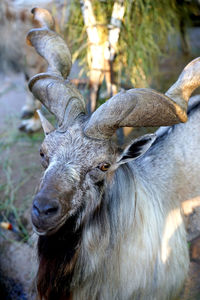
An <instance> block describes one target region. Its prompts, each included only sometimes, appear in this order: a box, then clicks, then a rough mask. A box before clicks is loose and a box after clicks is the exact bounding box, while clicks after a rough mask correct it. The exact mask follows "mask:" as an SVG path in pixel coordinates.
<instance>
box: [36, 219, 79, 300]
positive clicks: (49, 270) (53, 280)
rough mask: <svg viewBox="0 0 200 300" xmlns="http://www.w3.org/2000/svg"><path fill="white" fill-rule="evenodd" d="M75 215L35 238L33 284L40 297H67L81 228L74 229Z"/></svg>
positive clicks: (64, 298)
mask: <svg viewBox="0 0 200 300" xmlns="http://www.w3.org/2000/svg"><path fill="white" fill-rule="evenodd" d="M75 220H76V218H75V217H72V218H70V219H69V220H68V221H67V222H66V224H65V225H64V226H63V227H62V228H61V229H59V231H58V232H56V233H55V234H53V235H50V236H41V237H39V241H38V255H39V270H38V276H37V287H38V293H39V296H40V299H45V300H55V299H57V300H68V299H69V300H70V299H72V298H71V294H70V283H71V279H72V276H73V271H74V266H75V263H76V261H77V257H78V253H79V241H80V235H81V231H80V230H79V231H77V232H74V227H75Z"/></svg>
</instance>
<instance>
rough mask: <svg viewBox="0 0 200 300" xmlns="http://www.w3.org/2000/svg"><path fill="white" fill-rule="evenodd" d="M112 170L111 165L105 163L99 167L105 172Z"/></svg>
mask: <svg viewBox="0 0 200 300" xmlns="http://www.w3.org/2000/svg"><path fill="white" fill-rule="evenodd" d="M109 168H110V164H109V163H103V164H101V165H100V166H99V169H100V170H101V171H103V172H106V171H107V170H108V169H109Z"/></svg>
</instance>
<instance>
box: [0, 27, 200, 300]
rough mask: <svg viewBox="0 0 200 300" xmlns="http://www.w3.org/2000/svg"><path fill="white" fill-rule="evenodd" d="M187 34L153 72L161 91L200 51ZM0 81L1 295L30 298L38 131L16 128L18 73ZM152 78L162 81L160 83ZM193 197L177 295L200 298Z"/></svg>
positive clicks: (198, 33)
mask: <svg viewBox="0 0 200 300" xmlns="http://www.w3.org/2000/svg"><path fill="white" fill-rule="evenodd" d="M190 40H191V41H192V47H193V48H192V51H191V55H190V56H187V57H183V56H180V55H179V54H176V55H175V56H174V57H173V59H172V58H170V59H168V60H164V61H162V62H161V68H160V72H159V74H158V75H157V77H156V78H155V85H156V86H157V88H158V90H160V91H165V90H166V89H167V88H168V87H169V85H170V84H171V83H173V81H174V80H175V78H177V75H178V74H179V72H180V70H181V69H182V68H183V66H184V65H185V64H186V63H187V62H189V61H190V60H191V58H193V57H196V56H198V55H200V29H196V28H195V29H193V30H192V31H191V33H190ZM75 73H76V72H75ZM161 78H162V80H161ZM0 82H1V85H0V222H1V221H8V222H10V223H12V226H13V230H12V231H9V230H6V229H2V228H0V299H1V300H22V299H28V300H33V299H34V288H35V285H34V276H35V273H36V266H37V260H36V256H35V254H36V249H35V240H36V237H35V236H34V235H33V232H32V227H31V221H30V209H31V203H32V199H33V195H34V192H35V189H36V187H37V184H38V183H39V178H40V176H41V173H42V168H41V166H40V162H39V160H40V158H39V151H38V150H39V147H40V144H41V142H42V140H43V133H42V132H39V133H36V134H34V135H27V134H24V133H21V132H19V131H18V126H19V124H20V110H21V107H22V105H23V104H24V101H25V88H24V84H25V82H24V78H23V75H22V74H10V75H9V76H8V75H5V74H0ZM157 82H161V83H160V85H159V86H158V84H157ZM142 133H143V131H142V132H140V133H139V134H142ZM133 135H134V134H133ZM196 203H197V204H196V205H195V206H193V207H191V204H185V206H184V211H185V215H186V224H187V229H188V241H189V243H188V247H189V249H190V255H191V264H190V272H189V277H188V281H187V283H186V285H185V288H184V291H183V293H182V296H181V298H180V300H190V299H191V300H197V299H198V300H199V299H200V238H199V236H200V208H199V207H200V201H199V200H198V199H197V202H196ZM55 300H56V299H55ZM157 300H159V299H157Z"/></svg>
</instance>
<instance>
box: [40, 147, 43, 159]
mask: <svg viewBox="0 0 200 300" xmlns="http://www.w3.org/2000/svg"><path fill="white" fill-rule="evenodd" d="M40 156H41V157H42V158H44V153H43V152H42V150H41V149H40Z"/></svg>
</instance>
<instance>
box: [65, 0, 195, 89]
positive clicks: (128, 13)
mask: <svg viewBox="0 0 200 300" xmlns="http://www.w3.org/2000/svg"><path fill="white" fill-rule="evenodd" d="M124 1H125V16H124V19H123V24H122V27H121V32H120V39H119V46H118V53H117V57H116V60H115V64H114V69H115V71H116V72H118V74H119V76H121V73H122V72H123V77H124V79H125V80H126V82H127V80H130V81H131V82H132V84H133V85H134V86H136V87H140V86H143V87H144V85H149V83H150V80H149V79H150V77H152V75H153V74H154V73H155V72H156V67H157V65H158V59H159V58H160V57H161V56H164V55H166V54H169V53H170V50H172V48H173V45H174V43H173V36H174V37H175V34H176V37H177V33H178V32H179V24H180V18H184V20H186V19H188V17H189V14H190V13H191V10H193V12H194V7H191V6H188V3H187V2H186V1H185V2H181V4H179V5H178V4H177V3H178V1H177V0H165V1H160V0H124ZM113 3H114V1H113V0H110V1H109V0H108V1H102V0H93V1H92V5H93V9H94V14H95V16H96V19H97V26H98V27H99V28H101V29H102V33H103V34H105V38H106V36H107V33H108V24H109V22H110V18H111V14H112V8H113ZM70 10H71V11H70V19H69V22H68V24H66V27H65V34H66V35H67V37H68V41H69V46H70V49H71V51H72V53H73V54H74V55H73V58H74V60H75V59H76V58H79V59H80V61H81V63H82V65H83V66H86V69H87V63H86V56H87V34H86V30H85V27H84V22H83V17H82V14H81V8H80V2H79V0H74V1H71V7H70ZM174 41H175V39H174Z"/></svg>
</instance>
